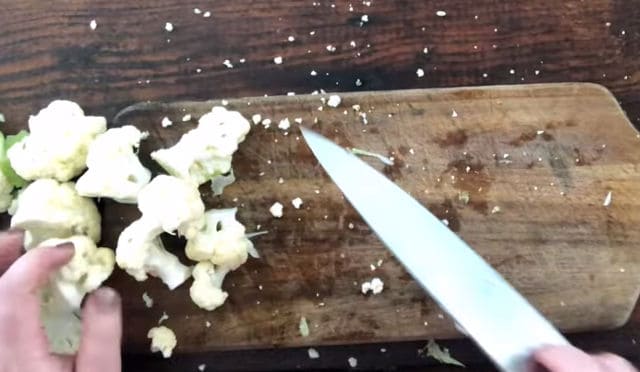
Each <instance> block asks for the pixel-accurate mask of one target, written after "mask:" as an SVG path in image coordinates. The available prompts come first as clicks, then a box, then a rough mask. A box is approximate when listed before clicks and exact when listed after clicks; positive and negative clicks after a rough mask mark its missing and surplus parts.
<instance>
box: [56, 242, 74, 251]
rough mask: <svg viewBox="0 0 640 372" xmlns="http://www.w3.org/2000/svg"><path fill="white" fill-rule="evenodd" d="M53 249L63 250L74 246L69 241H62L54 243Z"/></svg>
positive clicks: (71, 248) (72, 248)
mask: <svg viewBox="0 0 640 372" xmlns="http://www.w3.org/2000/svg"><path fill="white" fill-rule="evenodd" d="M54 248H55V249H63V250H72V251H73V250H74V249H75V247H74V246H73V243H71V242H64V243H60V244H56V245H55V246H54Z"/></svg>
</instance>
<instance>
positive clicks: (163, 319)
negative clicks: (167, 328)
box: [158, 311, 169, 324]
mask: <svg viewBox="0 0 640 372" xmlns="http://www.w3.org/2000/svg"><path fill="white" fill-rule="evenodd" d="M167 319H169V315H167V313H166V312H164V311H163V312H162V315H161V316H160V319H158V324H162V322H164V321H165V320H167Z"/></svg>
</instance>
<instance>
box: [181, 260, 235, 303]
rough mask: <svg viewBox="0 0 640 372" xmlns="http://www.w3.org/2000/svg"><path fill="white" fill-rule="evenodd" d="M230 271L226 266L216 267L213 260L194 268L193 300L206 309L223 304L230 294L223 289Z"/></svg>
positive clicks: (190, 291)
mask: <svg viewBox="0 0 640 372" xmlns="http://www.w3.org/2000/svg"><path fill="white" fill-rule="evenodd" d="M228 272H229V270H228V269H225V268H217V269H216V268H215V267H214V265H213V264H212V263H211V262H206V261H205V262H200V263H198V264H197V265H196V266H195V267H194V269H193V274H192V275H193V284H192V285H191V288H190V289H189V294H190V295H191V299H192V300H193V302H194V303H195V304H196V305H198V306H199V307H200V308H202V309H205V310H209V311H212V310H215V309H216V308H217V307H219V306H222V304H224V302H225V301H226V299H227V297H228V296H229V294H228V293H227V292H225V291H223V290H222V282H223V281H224V277H225V276H226V275H227V273H228Z"/></svg>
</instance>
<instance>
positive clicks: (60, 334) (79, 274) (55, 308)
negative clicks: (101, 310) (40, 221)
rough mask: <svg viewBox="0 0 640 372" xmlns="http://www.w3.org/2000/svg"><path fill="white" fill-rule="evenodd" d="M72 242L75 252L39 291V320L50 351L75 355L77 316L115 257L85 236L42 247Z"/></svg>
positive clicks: (58, 240) (73, 237)
mask: <svg viewBox="0 0 640 372" xmlns="http://www.w3.org/2000/svg"><path fill="white" fill-rule="evenodd" d="M65 242H71V243H73V246H74V249H75V251H74V252H75V253H74V255H73V258H72V259H71V261H69V263H67V264H66V265H65V266H63V267H62V268H61V269H60V270H59V271H58V272H57V273H56V274H55V275H54V276H53V278H52V279H51V281H50V282H49V283H48V284H47V287H45V289H44V290H43V292H42V303H41V308H42V311H41V318H42V323H43V326H44V329H45V333H46V334H47V338H48V340H49V346H50V349H51V352H53V353H58V354H74V353H75V352H76V351H77V350H78V347H79V345H80V334H81V328H82V327H81V320H80V318H79V317H78V314H79V313H80V306H81V303H82V299H83V298H84V296H85V295H86V294H87V293H89V292H91V291H93V290H95V289H97V288H98V287H100V285H101V284H102V282H104V281H105V280H106V279H107V278H108V277H109V276H110V275H111V272H113V267H114V256H113V251H112V250H111V249H109V248H98V247H96V244H95V243H94V242H93V241H92V240H91V239H89V238H88V237H86V236H80V235H76V236H72V237H69V238H66V239H49V240H46V241H44V242H42V244H41V245H42V246H49V247H52V246H56V245H59V244H62V243H65Z"/></svg>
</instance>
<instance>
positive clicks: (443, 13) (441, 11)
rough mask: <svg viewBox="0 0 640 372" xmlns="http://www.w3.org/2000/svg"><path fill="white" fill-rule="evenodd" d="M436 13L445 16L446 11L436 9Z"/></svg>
mask: <svg viewBox="0 0 640 372" xmlns="http://www.w3.org/2000/svg"><path fill="white" fill-rule="evenodd" d="M436 15H437V16H438V17H444V16H446V15H447V12H445V11H444V10H437V11H436Z"/></svg>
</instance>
